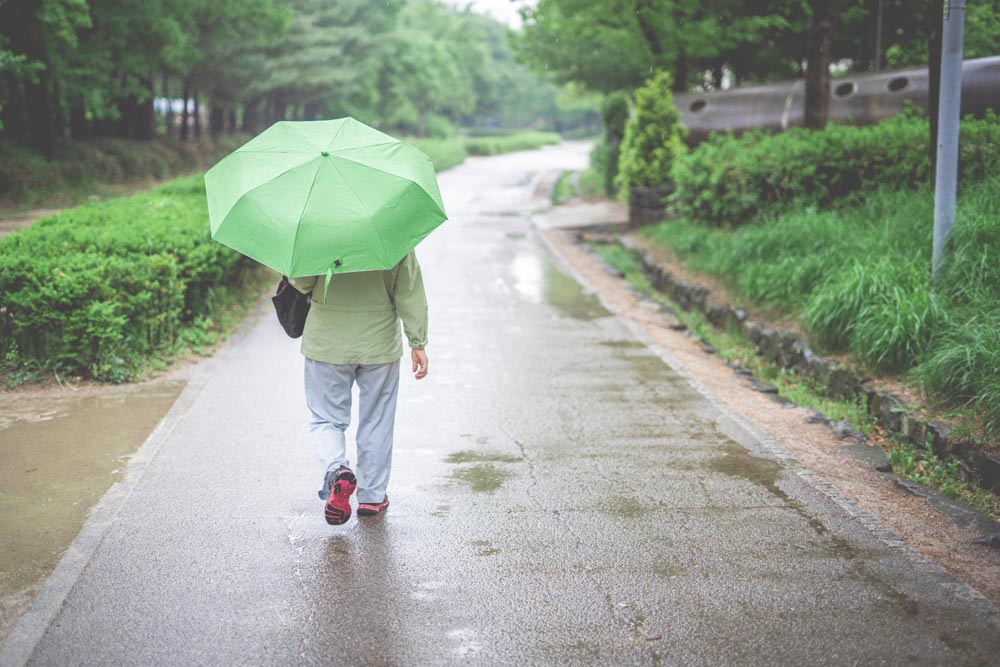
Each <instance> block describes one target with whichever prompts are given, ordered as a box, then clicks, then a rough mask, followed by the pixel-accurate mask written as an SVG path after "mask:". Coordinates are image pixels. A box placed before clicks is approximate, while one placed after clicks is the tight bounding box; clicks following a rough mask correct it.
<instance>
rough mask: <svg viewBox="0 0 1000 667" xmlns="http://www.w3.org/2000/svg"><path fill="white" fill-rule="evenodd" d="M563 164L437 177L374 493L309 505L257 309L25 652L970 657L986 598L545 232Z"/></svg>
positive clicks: (68, 659)
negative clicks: (422, 330) (544, 217)
mask: <svg viewBox="0 0 1000 667" xmlns="http://www.w3.org/2000/svg"><path fill="white" fill-rule="evenodd" d="M585 160H586V147H585V146H583V145H579V144H569V145H564V146H562V147H558V148H550V149H547V150H544V151H541V152H537V153H532V154H530V155H526V154H520V155H512V156H502V157H496V158H489V159H473V160H469V161H468V162H467V163H466V164H465V165H463V166H461V167H458V168H456V169H453V170H451V171H449V172H446V173H444V174H442V175H441V177H440V183H441V189H442V192H443V194H444V197H445V202H446V205H447V208H448V212H449V214H450V215H451V218H452V219H451V221H450V222H448V223H446V224H445V225H444V226H443V227H442V228H441V229H439V230H438V231H436V232H435V233H434V234H433V235H432V236H431V237H430V238H429V239H428V240H427V241H426V242H425V243H424V244H422V246H421V247H420V249H419V250H418V255H419V257H420V260H421V264H422V266H423V268H424V275H425V280H426V283H427V288H428V296H429V301H430V304H431V335H430V340H431V343H430V345H429V347H428V352H429V355H430V375H429V377H428V378H427V379H426V380H423V381H421V382H419V383H417V382H415V381H414V380H413V379H412V378H411V377H407V378H404V381H403V384H402V387H401V391H400V406H399V414H398V419H397V428H396V448H395V456H394V466H393V479H392V483H391V484H390V488H389V495H390V498H391V500H392V506H391V508H390V510H389V513H388V515H386V516H383V517H376V518H372V519H365V520H360V521H359V520H357V519H352V520H351V521H350V522H349V523H348V524H347V525H345V526H343V527H330V526H328V525H326V523H325V522H324V520H323V518H322V504H321V503H320V502H319V501H318V500H317V499H316V496H315V489H314V487H315V484H316V479H317V474H318V464H317V462H316V461H315V459H314V458H313V453H312V452H311V450H310V449H309V448H308V445H307V442H306V438H305V437H304V436H305V424H306V421H307V412H306V409H305V407H304V399H303V390H302V361H301V357H300V356H299V355H298V351H297V350H298V344H297V342H293V341H290V340H289V339H287V338H285V337H284V334H283V333H282V332H281V330H280V329H279V327H278V325H277V323H276V322H275V321H274V319H273V318H272V317H271V315H270V313H265V316H264V317H263V318H262V319H261V320H260V321H259V322H257V323H256V324H255V325H254V326H252V327H250V328H249V329H248V331H247V333H246V334H245V335H242V336H238V337H235V338H234V339H233V340H231V341H230V343H229V344H228V345H227V346H225V347H224V348H223V349H222V351H221V352H220V353H219V354H218V355H217V356H216V358H215V359H214V360H213V362H211V364H209V365H208V366H206V369H205V376H204V377H203V378H202V379H201V381H200V382H194V381H193V382H191V383H190V384H189V385H188V387H187V388H186V389H185V390H184V393H182V395H181V398H180V399H179V402H181V403H182V404H183V405H184V410H183V411H176V410H175V411H174V413H173V417H171V419H172V421H171V425H170V428H169V433H167V434H165V435H164V437H163V439H162V442H161V443H159V444H158V446H157V449H156V450H155V455H150V456H149V457H148V460H145V461H144V462H143V463H142V466H143V467H142V468H141V470H138V471H135V474H134V475H133V476H132V478H131V480H132V481H131V486H129V487H128V493H127V494H125V495H124V496H123V498H122V499H121V501H120V503H119V505H118V506H117V508H116V509H115V512H114V516H113V517H112V518H111V519H109V520H108V522H107V527H106V532H105V533H103V534H102V539H101V541H100V543H99V546H96V547H95V551H94V554H93V556H92V558H89V561H88V564H87V566H86V568H85V569H84V570H83V572H82V575H81V576H80V577H79V579H78V580H76V581H75V585H73V586H72V588H71V590H69V592H68V595H67V596H66V598H65V602H64V604H63V605H62V607H61V609H59V611H58V613H57V614H56V615H55V616H54V618H52V620H51V622H50V623H49V622H48V619H47V618H45V619H43V622H39V623H36V628H35V629H36V630H37V629H39V628H42V629H45V632H44V636H42V637H41V640H40V641H39V642H38V644H37V647H35V648H34V651H33V652H32V653H31V655H30V660H29V662H30V664H33V665H75V664H87V665H112V664H142V665H178V664H184V665H218V664H250V665H255V664H273V665H284V664H307V665H460V664H475V665H509V664H521V665H720V664H726V665H741V664H747V665H750V664H759V665H774V664H787V665H821V664H823V665H825V664H836V665H854V664H859V665H904V664H905V665H910V664H924V665H985V664H995V662H993V661H995V660H996V656H997V655H1000V633H998V632H997V629H998V620H997V615H996V610H995V609H994V608H992V607H991V606H989V605H988V603H985V601H983V600H981V599H977V598H976V597H975V596H974V595H970V594H969V592H968V589H965V588H964V587H962V586H960V585H957V584H955V583H954V582H953V581H952V580H951V579H949V578H948V577H946V576H944V575H943V574H942V573H941V572H940V571H939V570H938V569H937V568H935V567H933V566H928V565H927V564H925V563H921V562H920V560H919V559H915V558H913V557H912V556H911V555H910V554H908V553H907V551H906V550H905V549H904V550H901V549H898V548H894V547H892V546H891V541H889V543H888V544H887V542H886V541H883V540H882V539H880V537H879V536H878V535H876V534H874V533H873V532H872V531H871V530H869V528H866V527H865V526H864V525H863V524H862V522H861V521H859V520H858V518H856V516H855V515H857V514H859V512H858V511H857V510H856V509H855V508H853V507H851V506H850V505H848V504H845V503H843V502H834V501H833V500H831V499H829V498H828V497H827V496H825V495H824V494H823V493H821V492H819V491H817V490H816V489H815V488H814V487H813V486H812V485H811V484H810V483H809V482H808V476H804V475H800V474H798V473H797V472H796V467H795V466H794V464H789V462H787V461H782V460H780V459H778V458H775V457H773V456H770V455H767V454H766V453H765V449H766V448H764V447H761V446H760V445H759V443H756V442H755V441H754V440H753V439H752V438H750V437H749V436H747V435H746V434H745V432H744V431H743V430H741V428H740V426H739V425H738V423H736V422H734V421H733V420H732V419H730V418H729V417H728V416H727V415H726V414H725V413H724V412H723V411H721V410H720V408H718V407H716V406H715V404H714V403H713V402H711V401H709V400H707V399H706V398H705V397H704V396H703V395H702V394H701V393H699V392H698V391H696V390H695V389H694V388H692V387H691V386H690V385H689V384H688V383H687V381H685V380H684V379H683V378H682V377H680V376H679V375H677V374H676V373H675V372H674V371H672V370H671V369H670V367H668V366H667V365H666V364H665V363H664V362H663V361H662V360H661V359H660V358H659V357H658V356H656V355H655V354H654V353H653V352H651V351H650V350H648V349H647V348H646V347H645V346H644V345H642V344H641V343H640V342H638V341H637V340H636V339H635V337H634V336H633V334H631V333H630V330H629V328H628V327H626V326H625V325H624V324H623V323H622V322H621V321H620V320H618V319H617V318H615V317H613V316H611V314H610V313H608V312H607V311H606V310H605V309H604V308H603V307H602V306H601V304H600V303H599V301H598V300H597V299H596V298H595V297H594V296H592V295H588V294H586V293H584V291H583V290H582V289H581V288H580V286H579V285H578V284H577V283H576V282H575V281H574V280H573V279H572V278H570V277H568V276H567V275H565V274H564V273H563V272H561V271H560V269H559V268H558V266H557V265H556V264H554V263H553V261H552V259H551V258H550V257H548V256H547V254H546V251H545V249H544V247H543V246H542V245H541V244H540V243H539V241H538V240H537V238H536V236H535V234H534V233H533V231H532V229H531V225H530V223H529V222H528V217H529V213H530V208H531V203H530V189H531V183H532V179H533V177H535V176H536V175H537V174H539V173H540V172H542V171H543V170H545V169H547V168H551V167H560V166H562V167H569V168H580V167H582V166H583V164H584V163H585ZM352 430H353V429H352ZM140 458H141V457H140ZM140 473H141V474H140ZM130 474H131V473H130ZM41 616H44V614H42V615H40V616H39V617H41ZM20 630H21V632H20V634H19V635H18V636H19V637H21V638H22V640H21V641H22V644H23V645H27V644H28V643H30V644H31V645H32V646H34V643H33V641H31V642H29V641H28V640H25V639H24V638H25V637H28V636H30V634H31V631H32V628H31V627H28V626H25V627H22V628H20ZM6 655H8V656H12V655H14V653H13V652H8V653H7V654H6Z"/></svg>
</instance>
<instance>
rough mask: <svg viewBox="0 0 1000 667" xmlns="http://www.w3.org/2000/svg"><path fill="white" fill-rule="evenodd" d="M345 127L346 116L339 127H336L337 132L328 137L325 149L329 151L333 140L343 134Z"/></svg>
mask: <svg viewBox="0 0 1000 667" xmlns="http://www.w3.org/2000/svg"><path fill="white" fill-rule="evenodd" d="M345 127H347V119H346V118H345V119H344V122H343V123H341V124H340V127H338V128H337V134H335V135H333V137H332V138H331V139H330V143H328V144H327V145H326V150H327V151H329V150H330V149H331V148H332V147H333V144H334V142H336V141H337V139H339V138H340V135H341V134H343V132H344V128H345Z"/></svg>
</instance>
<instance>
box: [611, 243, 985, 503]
mask: <svg viewBox="0 0 1000 667" xmlns="http://www.w3.org/2000/svg"><path fill="white" fill-rule="evenodd" d="M618 241H619V243H621V244H622V246H624V247H625V248H626V249H627V250H629V251H631V252H633V253H634V254H635V255H636V256H637V257H638V258H639V260H640V261H641V262H642V267H643V270H644V271H645V273H646V276H647V277H648V278H649V280H650V283H651V284H652V286H653V287H654V288H655V289H656V290H658V291H660V292H663V293H664V294H666V295H667V296H669V297H670V298H671V299H672V300H673V301H674V303H676V304H677V305H678V306H680V307H681V308H683V309H684V310H697V311H699V312H701V313H702V314H703V315H704V316H705V319H707V320H708V321H709V322H710V323H711V324H713V325H714V326H716V327H718V328H720V329H732V330H736V331H740V332H741V333H742V334H743V335H744V336H745V337H746V338H747V339H748V340H749V341H750V343H751V344H752V345H753V346H754V348H755V349H756V351H757V354H758V355H760V356H761V357H763V358H764V359H765V360H767V361H770V362H772V363H774V364H776V365H777V366H780V367H781V368H785V369H788V370H791V371H793V372H795V373H797V374H799V375H802V376H804V377H808V378H810V379H811V380H813V381H814V382H816V383H817V384H818V385H819V386H820V387H823V388H825V389H826V391H827V393H829V394H830V395H831V396H833V397H835V398H841V399H846V400H857V401H863V402H864V405H865V406H866V408H867V411H868V414H869V415H870V416H871V418H872V419H873V420H874V421H875V422H876V423H877V424H878V425H879V426H881V427H882V428H883V429H885V430H886V431H889V432H891V433H893V434H896V435H898V436H899V437H901V438H903V439H904V440H906V441H908V442H911V443H913V444H916V445H919V446H924V445H930V447H931V449H932V450H933V451H934V453H935V454H937V455H938V456H940V457H941V458H943V459H947V460H952V461H957V462H958V464H959V469H960V471H961V473H962V474H963V475H964V476H965V477H967V478H975V479H978V480H979V483H980V484H981V485H982V486H983V487H984V488H987V489H990V490H992V491H994V492H997V493H1000V457H997V456H993V455H990V454H985V453H983V452H980V451H977V450H976V447H975V445H976V443H975V442H974V441H973V440H970V439H968V438H961V437H951V436H950V435H949V429H948V426H947V425H946V424H942V423H939V422H932V421H931V422H928V421H923V420H921V419H920V418H918V417H917V416H916V415H915V414H914V413H913V412H911V411H909V410H907V409H906V407H905V405H904V403H903V400H902V399H901V398H900V397H899V396H896V395H894V394H891V393H888V392H881V391H877V390H875V389H872V388H870V387H867V386H866V383H867V380H866V379H865V378H862V377H860V376H858V375H857V374H856V373H854V372H853V371H852V370H850V369H849V368H847V367H845V366H843V365H841V364H838V363H837V362H834V361H830V360H827V359H824V358H822V357H821V356H819V355H817V354H815V353H814V352H813V351H812V350H811V349H810V348H809V344H808V342H807V341H806V340H805V339H804V338H802V337H800V336H799V334H797V333H795V332H792V331H787V330H783V329H777V328H773V327H767V326H764V325H762V324H760V323H758V322H755V321H753V320H751V319H750V318H749V317H748V315H747V313H746V311H744V310H742V309H739V308H735V307H733V306H730V305H727V304H723V303H719V302H717V301H715V300H713V299H712V295H711V292H710V290H708V289H707V288H705V287H703V286H701V285H697V284H694V283H691V282H688V281H685V280H682V279H680V278H678V277H676V276H674V275H673V274H672V273H671V272H670V271H669V270H668V269H667V268H665V267H664V266H662V265H660V264H659V263H658V262H657V261H656V259H655V258H653V257H652V256H651V255H650V254H649V253H647V252H645V251H644V250H643V249H642V248H641V247H639V245H638V244H636V243H635V241H633V240H632V239H631V238H630V237H629V236H628V235H627V234H623V235H620V236H619V237H618Z"/></svg>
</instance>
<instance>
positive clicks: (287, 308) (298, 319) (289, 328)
mask: <svg viewBox="0 0 1000 667" xmlns="http://www.w3.org/2000/svg"><path fill="white" fill-rule="evenodd" d="M271 303H273V304H274V311H275V312H276V313H277V314H278V322H279V323H280V324H281V328H282V329H284V330H285V333H286V334H288V335H289V336H291V337H292V338H298V337H300V336H301V335H302V329H303V328H304V327H305V325H306V315H308V314H309V306H310V305H311V304H312V296H310V295H309V294H303V293H302V292H300V291H298V290H297V289H295V288H294V287H292V285H291V283H289V282H288V276H281V282H280V283H278V289H276V290H275V291H274V296H272V297H271Z"/></svg>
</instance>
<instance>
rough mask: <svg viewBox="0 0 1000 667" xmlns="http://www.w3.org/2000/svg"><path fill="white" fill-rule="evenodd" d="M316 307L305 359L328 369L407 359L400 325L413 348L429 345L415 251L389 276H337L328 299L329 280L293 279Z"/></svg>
mask: <svg viewBox="0 0 1000 667" xmlns="http://www.w3.org/2000/svg"><path fill="white" fill-rule="evenodd" d="M289 282H290V283H291V284H292V286H294V287H295V289H297V290H299V291H300V292H302V293H303V294H309V293H312V306H311V307H310V309H309V316H308V317H307V318H306V326H305V331H303V333H302V354H303V355H304V356H305V357H307V358H309V359H313V360H315V361H322V362H325V363H328V364H387V363H390V362H392V361H395V360H396V359H399V358H400V357H401V356H402V355H403V341H402V338H401V336H400V334H399V321H400V320H402V321H403V330H404V331H405V332H406V338H407V339H408V341H409V343H410V347H411V348H412V349H414V350H420V349H423V348H424V347H426V346H427V296H426V295H425V294H424V279H423V276H422V275H421V273H420V264H418V263H417V256H416V255H415V254H414V253H413V252H412V251H411V252H410V253H409V254H408V255H407V256H406V257H404V258H403V259H402V260H400V262H399V263H398V264H397V265H396V266H394V267H393V268H391V269H389V270H388V271H359V272H355V273H340V274H335V275H334V276H333V278H332V279H331V280H330V287H329V289H328V290H327V293H326V301H325V302H324V300H323V286H324V283H325V282H326V277H325V276H309V277H306V278H291V279H290V280H289Z"/></svg>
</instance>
